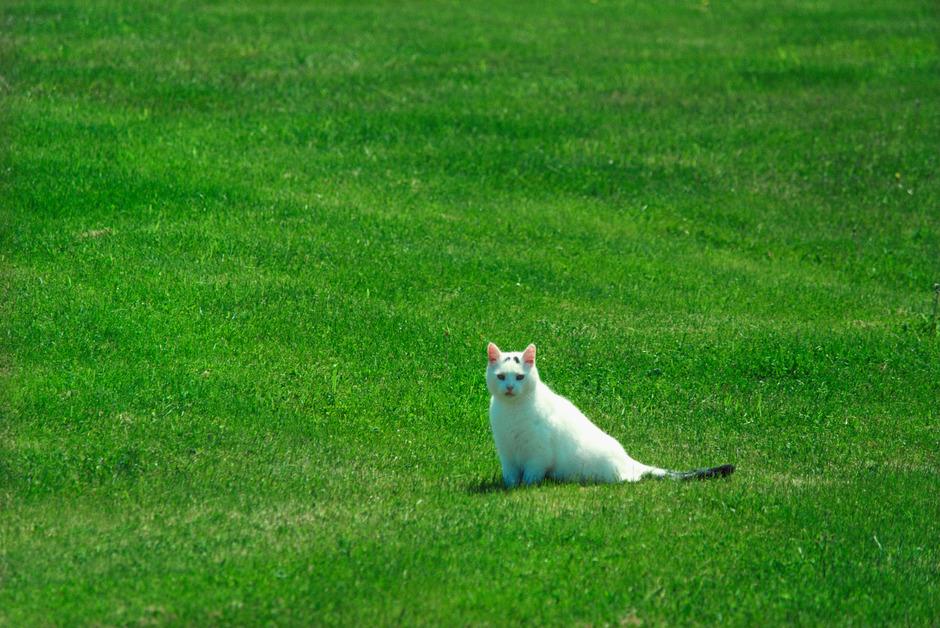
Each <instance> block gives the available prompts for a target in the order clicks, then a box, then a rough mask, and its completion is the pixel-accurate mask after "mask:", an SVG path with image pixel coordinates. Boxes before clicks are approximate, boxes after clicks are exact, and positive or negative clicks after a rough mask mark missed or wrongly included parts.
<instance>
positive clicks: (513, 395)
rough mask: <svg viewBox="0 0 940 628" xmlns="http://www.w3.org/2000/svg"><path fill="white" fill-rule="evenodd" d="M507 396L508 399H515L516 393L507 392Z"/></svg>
mask: <svg viewBox="0 0 940 628" xmlns="http://www.w3.org/2000/svg"><path fill="white" fill-rule="evenodd" d="M505 394H506V396H507V397H515V396H516V393H514V392H513V391H511V390H507V391H506V393H505Z"/></svg>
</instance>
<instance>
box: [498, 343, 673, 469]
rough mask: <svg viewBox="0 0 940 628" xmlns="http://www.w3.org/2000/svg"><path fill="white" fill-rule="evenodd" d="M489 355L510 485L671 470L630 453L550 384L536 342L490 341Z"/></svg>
mask: <svg viewBox="0 0 940 628" xmlns="http://www.w3.org/2000/svg"><path fill="white" fill-rule="evenodd" d="M487 357H488V365H487V367H486V386H487V388H489V391H490V394H492V395H493V396H492V398H491V399H490V426H491V427H492V428H493V439H494V440H495V441H496V451H497V453H498V454H499V461H500V463H501V464H502V467H503V481H504V482H505V484H506V486H508V487H512V486H518V485H519V484H535V483H538V482H541V481H542V480H543V479H545V478H552V479H555V480H559V481H562V482H635V481H637V480H640V479H642V478H644V477H664V476H666V475H667V474H668V473H669V472H668V471H666V470H665V469H659V468H656V467H650V466H647V465H645V464H642V463H640V462H637V461H636V460H634V459H633V458H631V457H630V456H628V455H627V452H626V451H624V449H623V447H622V446H621V445H620V443H618V442H617V441H616V440H615V439H614V438H613V437H611V436H609V435H608V434H606V433H604V431H603V430H601V429H600V428H599V427H597V426H596V425H594V424H593V423H592V422H591V421H590V419H588V418H587V417H586V416H584V414H583V413H582V412H581V411H580V410H578V408H577V407H575V405H574V404H573V403H571V402H570V401H568V400H567V399H565V398H564V397H562V396H561V395H559V394H556V393H555V392H554V391H552V389H550V388H549V387H548V386H547V385H545V384H544V383H543V382H542V380H541V379H539V371H538V368H537V367H536V366H535V345H529V346H528V347H527V348H526V350H525V351H522V352H517V353H504V352H502V351H500V350H499V347H497V346H496V345H495V344H493V343H490V344H489V346H488V347H487ZM500 376H502V378H500Z"/></svg>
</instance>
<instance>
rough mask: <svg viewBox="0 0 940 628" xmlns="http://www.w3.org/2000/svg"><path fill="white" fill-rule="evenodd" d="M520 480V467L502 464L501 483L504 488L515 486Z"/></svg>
mask: <svg viewBox="0 0 940 628" xmlns="http://www.w3.org/2000/svg"><path fill="white" fill-rule="evenodd" d="M521 481H522V469H520V468H519V467H517V466H515V465H512V464H504V465H503V484H505V485H506V488H515V487H517V486H519V483H520V482H521Z"/></svg>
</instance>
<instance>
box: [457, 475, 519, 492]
mask: <svg viewBox="0 0 940 628" xmlns="http://www.w3.org/2000/svg"><path fill="white" fill-rule="evenodd" d="M467 492H468V493H470V494H471V495H486V494H487V493H506V492H509V489H507V488H506V486H505V485H504V484H503V478H501V477H500V476H498V475H494V476H492V477H489V478H483V479H481V480H474V481H471V482H468V483H467Z"/></svg>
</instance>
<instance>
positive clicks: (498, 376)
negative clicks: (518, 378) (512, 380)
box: [496, 373, 506, 381]
mask: <svg viewBox="0 0 940 628" xmlns="http://www.w3.org/2000/svg"><path fill="white" fill-rule="evenodd" d="M496 379H498V380H500V381H502V380H504V379H506V376H505V375H504V374H503V373H500V374H499V375H497V376H496Z"/></svg>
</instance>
